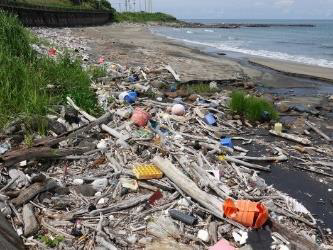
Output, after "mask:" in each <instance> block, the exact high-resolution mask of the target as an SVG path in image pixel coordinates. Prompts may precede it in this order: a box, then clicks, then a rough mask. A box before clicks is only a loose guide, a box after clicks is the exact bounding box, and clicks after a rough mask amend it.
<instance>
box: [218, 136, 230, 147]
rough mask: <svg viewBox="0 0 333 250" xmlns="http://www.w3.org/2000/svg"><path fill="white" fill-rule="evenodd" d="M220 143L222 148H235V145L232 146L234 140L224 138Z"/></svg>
mask: <svg viewBox="0 0 333 250" xmlns="http://www.w3.org/2000/svg"><path fill="white" fill-rule="evenodd" d="M220 143H221V145H222V146H225V147H229V148H232V147H233V144H232V139H231V138H228V137H227V138H222V139H221V140H220Z"/></svg>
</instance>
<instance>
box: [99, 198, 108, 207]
mask: <svg viewBox="0 0 333 250" xmlns="http://www.w3.org/2000/svg"><path fill="white" fill-rule="evenodd" d="M108 201H109V199H108V198H101V199H99V201H98V202H97V204H99V205H103V204H105V203H107V202H108Z"/></svg>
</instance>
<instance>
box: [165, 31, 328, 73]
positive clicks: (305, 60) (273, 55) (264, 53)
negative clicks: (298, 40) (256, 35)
mask: <svg viewBox="0 0 333 250" xmlns="http://www.w3.org/2000/svg"><path fill="white" fill-rule="evenodd" d="M162 35H163V34H162ZM167 37H168V38H169V39H174V40H181V41H183V42H186V43H192V44H198V45H203V46H209V47H213V48H217V49H221V50H225V51H232V52H238V53H242V54H248V55H252V56H260V57H266V58H270V59H277V60H283V61H291V62H297V63H302V64H308V65H316V66H321V67H326V68H333V61H329V60H326V59H317V58H311V57H307V56H303V55H290V54H287V53H282V52H276V51H268V50H252V49H246V48H241V47H237V46H231V45H227V44H223V43H205V42H198V41H190V40H187V39H178V38H175V37H169V36H167Z"/></svg>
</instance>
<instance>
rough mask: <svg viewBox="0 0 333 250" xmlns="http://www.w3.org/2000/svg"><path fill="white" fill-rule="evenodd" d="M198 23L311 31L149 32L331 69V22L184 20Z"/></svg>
mask: <svg viewBox="0 0 333 250" xmlns="http://www.w3.org/2000/svg"><path fill="white" fill-rule="evenodd" d="M186 21H192V22H201V23H206V24H209V23H246V24H312V25H314V27H276V26H272V27H258V28H253V27H251V28H250V27H248V28H247V27H242V28H238V29H207V28H202V29H201V28H200V29H198V28H195V29H192V28H172V27H155V28H153V32H155V33H157V34H160V35H163V36H166V37H169V38H173V39H177V40H182V41H184V42H186V43H192V44H198V45H203V46H209V47H213V48H216V49H219V50H221V51H225V52H228V51H229V52H236V53H241V54H246V55H252V56H260V57H266V58H271V59H279V60H287V61H292V62H298V63H305V64H310V65H317V66H322V67H328V68H333V20H186Z"/></svg>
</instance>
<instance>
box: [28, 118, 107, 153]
mask: <svg viewBox="0 0 333 250" xmlns="http://www.w3.org/2000/svg"><path fill="white" fill-rule="evenodd" d="M111 117H112V114H111V113H110V112H107V113H105V114H104V115H103V116H101V117H100V118H98V119H96V120H94V121H92V122H90V123H89V124H87V125H84V126H81V127H79V128H77V129H74V130H72V131H68V132H66V133H63V134H61V135H59V136H57V137H55V138H46V139H42V140H39V141H37V142H36V143H35V144H34V147H40V146H49V147H52V146H54V145H56V144H58V143H59V142H62V141H64V140H68V139H71V138H74V137H76V136H78V135H80V134H84V133H85V132H87V131H89V130H90V129H92V128H93V127H95V126H98V125H100V124H104V123H108V122H109V121H110V120H111Z"/></svg>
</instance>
